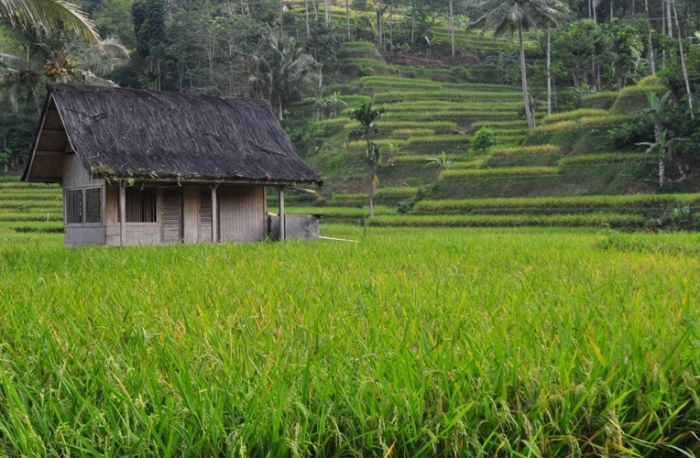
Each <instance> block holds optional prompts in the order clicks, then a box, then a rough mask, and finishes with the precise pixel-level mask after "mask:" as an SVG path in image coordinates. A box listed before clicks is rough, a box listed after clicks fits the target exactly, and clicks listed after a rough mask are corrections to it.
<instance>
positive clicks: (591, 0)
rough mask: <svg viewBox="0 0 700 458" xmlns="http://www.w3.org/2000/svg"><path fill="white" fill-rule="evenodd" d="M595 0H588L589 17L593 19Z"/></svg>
mask: <svg viewBox="0 0 700 458" xmlns="http://www.w3.org/2000/svg"><path fill="white" fill-rule="evenodd" d="M592 2H593V0H588V19H593V3H592Z"/></svg>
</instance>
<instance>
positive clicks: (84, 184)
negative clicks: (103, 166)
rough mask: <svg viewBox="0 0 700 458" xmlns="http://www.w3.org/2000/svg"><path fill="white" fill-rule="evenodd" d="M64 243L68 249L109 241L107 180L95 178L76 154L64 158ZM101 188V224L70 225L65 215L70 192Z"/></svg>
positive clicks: (102, 243)
mask: <svg viewBox="0 0 700 458" xmlns="http://www.w3.org/2000/svg"><path fill="white" fill-rule="evenodd" d="M62 169H63V182H62V186H63V202H64V215H63V230H64V232H63V234H64V235H63V241H64V244H65V246H67V247H76V246H85V245H104V244H105V243H106V241H107V234H106V226H105V221H106V218H105V217H106V212H105V180H104V178H93V177H92V176H91V175H90V172H88V170H87V169H85V167H83V164H82V162H80V159H79V158H78V156H76V155H75V154H70V153H69V154H66V155H64V156H63V163H62ZM89 188H99V189H100V192H101V193H102V205H101V207H102V218H101V220H102V221H101V222H100V223H83V224H68V223H67V222H66V221H67V219H66V215H65V202H66V193H67V192H68V191H74V190H82V189H89Z"/></svg>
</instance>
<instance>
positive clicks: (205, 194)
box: [199, 189, 212, 242]
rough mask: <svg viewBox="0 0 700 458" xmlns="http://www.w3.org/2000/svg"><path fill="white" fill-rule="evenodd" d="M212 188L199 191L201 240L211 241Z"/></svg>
mask: <svg viewBox="0 0 700 458" xmlns="http://www.w3.org/2000/svg"><path fill="white" fill-rule="evenodd" d="M211 221H212V214H211V190H209V189H203V190H201V191H200V192H199V241H200V242H211Z"/></svg>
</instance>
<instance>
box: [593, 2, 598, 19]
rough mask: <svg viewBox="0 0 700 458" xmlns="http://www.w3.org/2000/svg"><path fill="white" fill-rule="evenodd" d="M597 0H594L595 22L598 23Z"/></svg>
mask: <svg viewBox="0 0 700 458" xmlns="http://www.w3.org/2000/svg"><path fill="white" fill-rule="evenodd" d="M596 8H597V7H596V4H595V0H593V22H595V23H596V24H597V23H598V12H597V11H596Z"/></svg>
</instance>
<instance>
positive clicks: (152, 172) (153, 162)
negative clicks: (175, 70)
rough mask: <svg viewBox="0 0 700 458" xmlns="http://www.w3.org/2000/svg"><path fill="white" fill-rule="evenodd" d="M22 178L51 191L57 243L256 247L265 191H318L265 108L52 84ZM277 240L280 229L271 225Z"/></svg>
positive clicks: (265, 227)
mask: <svg viewBox="0 0 700 458" xmlns="http://www.w3.org/2000/svg"><path fill="white" fill-rule="evenodd" d="M22 180H24V181H30V182H44V183H60V184H61V186H62V188H63V201H64V216H63V222H64V227H65V244H66V245H67V246H80V245H129V244H161V243H172V242H178V241H180V240H187V241H193V242H194V241H196V242H212V241H214V242H218V241H221V242H224V241H259V240H263V239H265V238H266V237H267V235H268V233H269V223H268V218H267V206H266V201H267V199H266V194H267V188H268V187H277V188H279V189H280V191H281V192H280V216H281V217H282V218H281V221H285V219H284V217H283V216H284V192H283V190H284V188H285V187H286V186H290V185H294V184H301V183H304V184H321V179H320V178H319V177H318V175H316V173H314V172H313V171H312V170H311V169H310V168H309V167H308V166H307V165H306V164H305V163H304V162H303V161H302V160H301V159H300V158H299V156H298V155H297V154H296V152H295V151H294V147H293V145H292V143H291V142H290V140H289V138H287V136H286V134H285V133H284V130H283V129H282V127H281V126H280V124H279V122H278V121H277V119H276V118H275V116H274V114H273V113H272V110H271V109H270V106H269V105H268V104H267V102H264V101H261V100H257V99H247V98H223V97H212V96H205V95H192V94H181V93H172V92H153V91H145V90H135V89H122V88H107V87H97V86H79V85H72V84H51V85H49V86H48V95H47V99H46V102H45V105H44V110H43V113H42V115H41V124H40V127H39V131H38V133H37V136H36V140H35V142H34V146H33V149H32V154H31V158H30V161H29V164H28V166H27V168H26V170H25V172H24V175H23V176H22ZM281 237H282V238H284V225H282V228H281Z"/></svg>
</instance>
